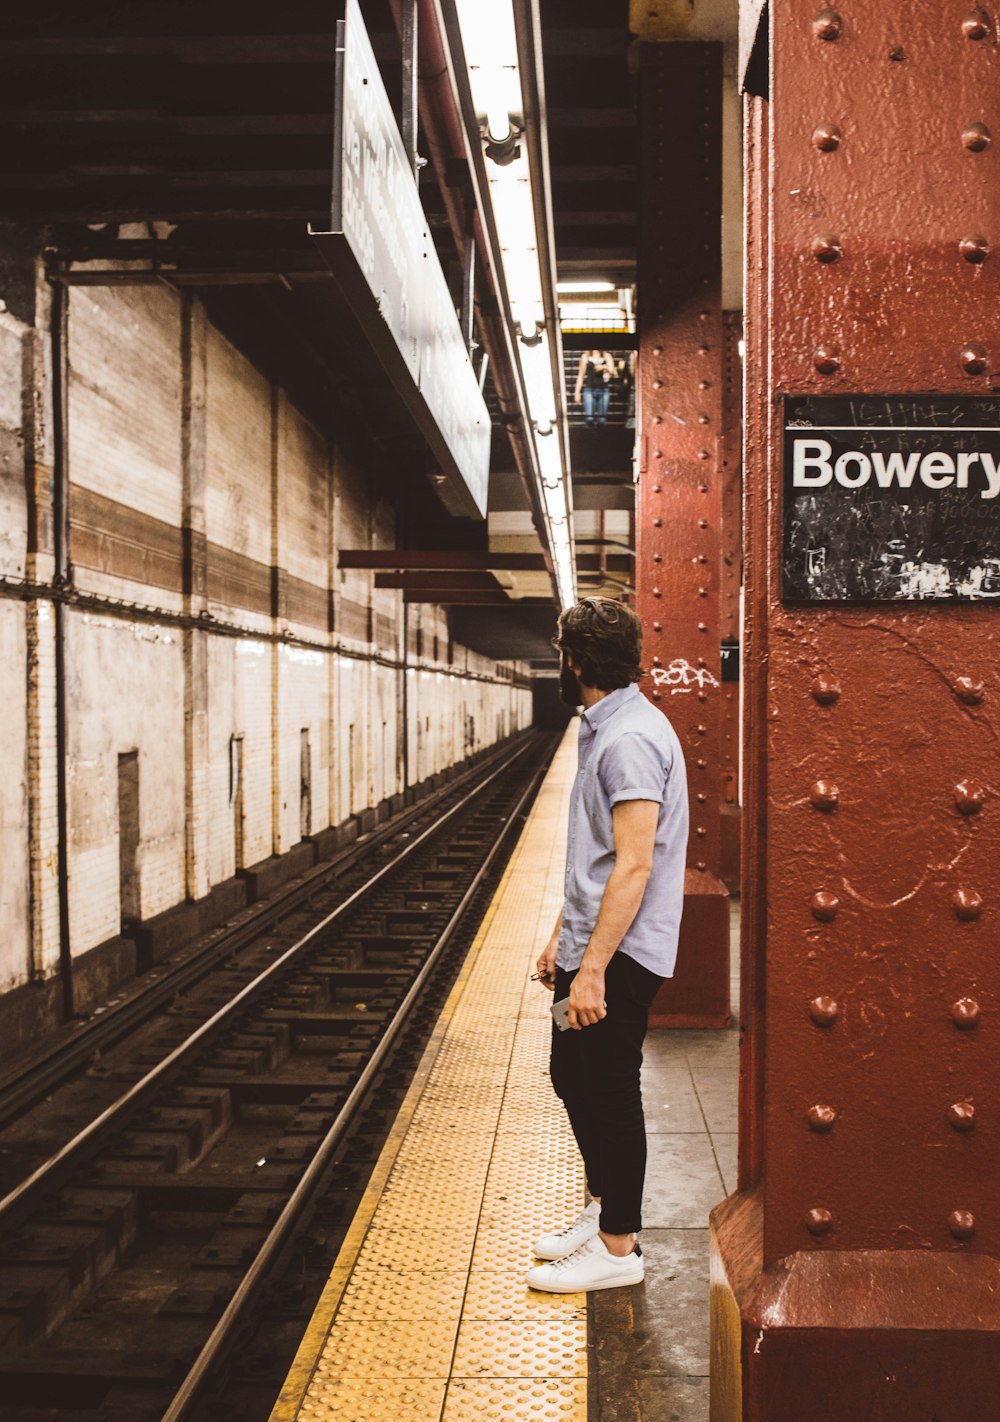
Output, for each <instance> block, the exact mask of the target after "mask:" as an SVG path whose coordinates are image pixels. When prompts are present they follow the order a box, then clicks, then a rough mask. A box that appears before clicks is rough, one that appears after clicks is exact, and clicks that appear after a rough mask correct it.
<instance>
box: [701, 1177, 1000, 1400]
mask: <svg viewBox="0 0 1000 1422" xmlns="http://www.w3.org/2000/svg"><path fill="white" fill-rule="evenodd" d="M763 1224H764V1221H763V1206H762V1200H761V1191H760V1190H758V1191H755V1192H754V1193H752V1194H748V1195H731V1196H730V1197H729V1199H728V1200H724V1201H723V1202H722V1204H721V1205H718V1206H717V1207H716V1208H715V1209H714V1210H713V1211H712V1214H711V1218H710V1226H711V1228H710V1249H711V1280H712V1362H711V1404H710V1407H711V1410H710V1422H902V1419H912V1422H917V1419H920V1422H983V1419H985V1418H987V1417H991V1416H993V1415H995V1412H996V1407H997V1377H998V1374H1000V1307H998V1304H997V1300H998V1298H1000V1260H997V1259H993V1258H991V1257H990V1256H989V1255H985V1254H972V1253H965V1252H962V1251H960V1250H955V1251H954V1252H946V1251H929V1250H922V1249H919V1250H918V1249H899V1250H827V1249H816V1250H807V1251H803V1252H802V1253H797V1254H791V1255H788V1256H786V1257H785V1258H783V1259H779V1260H777V1261H776V1262H775V1263H774V1264H773V1265H771V1266H770V1268H768V1269H766V1270H765V1269H764V1268H763Z"/></svg>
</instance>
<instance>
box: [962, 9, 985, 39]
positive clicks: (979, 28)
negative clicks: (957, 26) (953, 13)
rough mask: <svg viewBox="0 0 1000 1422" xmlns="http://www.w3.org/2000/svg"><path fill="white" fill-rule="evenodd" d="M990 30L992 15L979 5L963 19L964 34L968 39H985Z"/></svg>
mask: <svg viewBox="0 0 1000 1422" xmlns="http://www.w3.org/2000/svg"><path fill="white" fill-rule="evenodd" d="M989 32H990V17H989V15H987V13H986V11H985V10H984V9H982V8H981V7H980V6H979V5H977V6H976V8H975V9H974V10H970V11H969V13H968V14H967V15H966V17H965V19H964V20H963V21H962V34H963V35H964V36H965V38H966V39H967V40H984V39H985V38H986V37H987V35H988V34H989Z"/></svg>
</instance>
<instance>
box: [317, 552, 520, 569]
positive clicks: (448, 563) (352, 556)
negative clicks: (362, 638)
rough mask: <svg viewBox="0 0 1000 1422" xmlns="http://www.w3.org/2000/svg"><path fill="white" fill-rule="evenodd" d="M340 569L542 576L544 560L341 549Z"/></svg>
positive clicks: (505, 555) (485, 554)
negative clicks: (450, 571) (479, 572)
mask: <svg viewBox="0 0 1000 1422" xmlns="http://www.w3.org/2000/svg"><path fill="white" fill-rule="evenodd" d="M339 565H340V567H341V568H369V569H370V568H384V569H388V570H390V571H394V570H397V569H398V570H406V569H410V570H413V571H417V570H418V569H424V568H430V569H439V568H440V569H444V568H454V569H460V570H462V571H465V572H468V571H470V570H471V571H475V570H483V571H486V572H489V571H490V570H492V569H496V570H497V571H499V572H510V573H545V572H548V560H547V558H546V556H545V554H544V553H502V552H500V553H489V552H480V551H466V550H464V549H463V550H462V551H460V552H459V551H456V550H454V549H452V550H449V551H447V552H428V551H427V550H426V549H416V548H342V549H341V550H340V557H339Z"/></svg>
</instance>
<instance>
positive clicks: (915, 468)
mask: <svg viewBox="0 0 1000 1422" xmlns="http://www.w3.org/2000/svg"><path fill="white" fill-rule="evenodd" d="M782 590H783V595H784V597H785V598H786V599H788V600H790V601H810V602H813V601H829V602H897V601H900V600H930V599H939V600H949V601H955V600H960V601H965V600H976V599H980V598H1000V397H993V396H989V395H985V396H984V395H837V396H829V397H825V396H813V395H789V396H786V397H785V401H784V557H783V589H782Z"/></svg>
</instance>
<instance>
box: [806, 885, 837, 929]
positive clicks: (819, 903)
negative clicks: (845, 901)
mask: <svg viewBox="0 0 1000 1422" xmlns="http://www.w3.org/2000/svg"><path fill="white" fill-rule="evenodd" d="M809 907H810V909H811V910H812V916H813V918H818V919H819V921H820V923H832V922H833V920H834V919H835V918H836V917H837V910H838V909H839V908H840V900H839V899H838V898H837V895H836V894H830V893H827V891H826V890H825V889H817V891H816V893H815V894H813V896H812V898H811V899H810V900H809Z"/></svg>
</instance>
